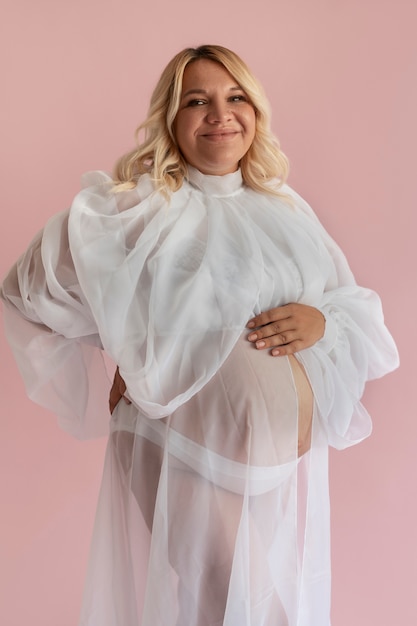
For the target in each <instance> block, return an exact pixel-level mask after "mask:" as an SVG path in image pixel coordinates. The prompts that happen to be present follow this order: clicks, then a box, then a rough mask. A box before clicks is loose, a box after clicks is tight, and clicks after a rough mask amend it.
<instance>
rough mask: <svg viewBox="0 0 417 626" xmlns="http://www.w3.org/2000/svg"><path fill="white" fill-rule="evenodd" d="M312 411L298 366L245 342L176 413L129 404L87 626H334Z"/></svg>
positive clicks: (118, 428) (106, 489) (109, 460)
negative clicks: (152, 412) (314, 483)
mask: <svg viewBox="0 0 417 626" xmlns="http://www.w3.org/2000/svg"><path fill="white" fill-rule="evenodd" d="M313 412H314V411H313V394H312V391H311V388H310V385H309V383H308V380H307V378H306V376H305V373H304V370H303V369H302V366H301V365H300V364H299V363H298V361H296V359H295V358H294V357H290V358H285V357H284V358H273V357H271V356H270V355H269V354H268V353H266V352H259V351H257V350H255V349H254V348H253V346H251V345H250V344H249V343H248V342H247V341H246V339H245V338H244V337H242V339H241V340H240V341H239V342H238V343H237V345H236V347H235V348H234V350H233V352H232V353H231V354H230V356H229V358H228V359H227V361H226V362H225V364H224V365H223V367H222V368H221V369H220V370H219V371H218V372H217V374H216V375H215V376H214V377H213V378H212V379H211V380H210V382H209V383H208V384H207V385H206V386H205V387H204V388H203V390H202V391H201V392H200V393H198V394H197V395H196V396H194V397H193V398H192V399H191V400H190V401H188V402H187V403H186V404H185V405H183V406H182V407H180V408H179V409H178V410H177V411H175V412H174V413H173V414H172V415H171V416H169V417H167V418H164V419H160V420H150V419H149V418H146V417H144V416H142V415H140V414H139V413H138V410H137V408H136V407H135V406H134V405H133V404H132V405H126V404H125V403H124V402H123V401H122V402H120V403H119V405H118V407H117V409H116V411H115V412H114V414H113V420H112V433H111V437H110V440H109V446H108V452H107V457H106V465H105V472H104V477H103V485H102V490H101V496H100V503H99V508H98V512H97V520H96V527H95V533H94V538H93V546H92V554H91V560H90V568H89V573H88V577H87V585H86V592H85V599H84V607H83V611H82V618H81V624H82V626H87V625H88V626H217V625H224V626H295V625H296V624H297V625H301V624H302V625H307V624H310V625H312V626H313V625H314V626H322V625H323V626H326V625H328V624H329V621H328V608H329V607H328V583H329V576H328V574H329V572H328V563H327V551H326V549H324V550H323V552H322V554H321V557H320V560H321V564H320V566H319V573H318V572H317V567H316V565H314V567H313V570H314V572H312V571H309V570H311V569H312V568H311V567H310V568H309V566H308V563H306V558H307V561H308V560H309V559H310V558H311V554H310V550H309V546H308V541H309V540H308V536H309V532H308V512H307V511H308V508H309V500H310V498H311V497H314V494H312V493H310V494H309V490H310V492H311V485H310V483H311V480H310V478H309V476H310V473H311V466H312V455H314V445H315V439H316V440H317V441H319V439H320V437H318V436H317V433H318V432H319V429H318V428H317V427H316V425H315V424H316V422H317V420H316V419H314V420H312V416H313ZM319 448H320V446H319ZM320 498H321V496H319V499H320ZM320 506H321V505H320ZM323 524H324V527H326V522H325V521H324V522H323ZM326 528H327V527H326ZM314 542H316V543H317V542H319V543H320V537H316V538H315V540H314V541H313V543H314ZM316 549H317V548H316ZM306 565H307V567H306ZM319 588H321V589H322V591H321V592H320V598H318V597H317V592H318V591H319ZM310 595H312V597H313V598H315V599H316V600H315V603H318V605H319V607H318V608H316V609H313V607H311V602H310V600H309V599H308V598H309V596H310ZM317 600H318V602H317ZM318 620H320V621H318Z"/></svg>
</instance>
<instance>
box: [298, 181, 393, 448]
mask: <svg viewBox="0 0 417 626" xmlns="http://www.w3.org/2000/svg"><path fill="white" fill-rule="evenodd" d="M291 193H292V194H293V196H294V197H295V198H296V204H297V208H298V209H299V210H301V211H302V212H303V213H304V214H305V216H306V217H307V219H308V222H309V223H310V225H311V229H312V233H313V236H314V237H316V238H317V240H319V242H320V243H319V250H321V251H322V252H321V256H322V259H323V265H327V267H328V268H330V269H329V270H327V271H324V272H323V273H324V274H325V275H326V280H327V282H326V284H325V288H324V293H323V295H322V297H321V300H320V302H318V303H317V307H318V308H319V309H320V310H321V311H322V313H323V314H324V316H325V318H326V330H325V334H324V337H323V338H322V339H321V340H320V341H319V342H318V343H317V344H316V345H315V346H314V347H313V348H312V349H309V350H305V351H303V352H302V353H300V354H301V360H302V361H303V363H304V365H305V367H306V369H307V371H308V373H309V377H310V380H311V383H312V386H313V389H314V393H315V398H316V402H317V405H318V407H319V413H320V416H321V419H322V420H323V422H324V424H325V427H326V429H327V433H328V441H329V443H330V445H332V446H333V447H336V448H338V449H342V448H345V447H348V446H350V445H353V444H355V443H357V442H359V441H361V440H362V439H364V438H365V437H367V436H368V435H369V434H370V432H371V429H372V424H371V420H370V417H369V415H368V413H367V411H366V409H365V408H364V406H363V405H362V404H361V401H360V400H361V397H362V395H363V392H364V388H365V383H366V381H368V380H372V379H375V378H380V377H382V376H384V375H385V374H387V373H389V372H391V371H392V370H394V369H396V368H397V367H398V365H399V357H398V352H397V348H396V345H395V343H394V340H393V338H392V336H391V334H390V333H389V331H388V329H387V328H386V326H385V323H384V315H383V311H382V305H381V301H380V298H379V296H378V295H377V294H376V293H375V292H374V291H372V290H371V289H367V288H364V287H361V286H359V285H357V284H356V281H355V278H354V276H353V274H352V272H351V270H350V268H349V265H348V263H347V260H346V258H345V256H344V254H343V252H342V251H341V250H340V248H339V246H338V245H337V244H336V243H335V241H334V240H333V239H332V238H331V237H330V235H329V234H328V233H327V232H326V230H325V229H324V228H323V226H322V225H321V223H320V222H319V220H318V218H317V217H316V215H315V214H314V212H313V211H312V209H311V208H310V206H309V205H308V204H307V203H306V202H305V201H304V200H303V199H302V198H300V196H298V195H297V194H295V192H293V191H292V190H291Z"/></svg>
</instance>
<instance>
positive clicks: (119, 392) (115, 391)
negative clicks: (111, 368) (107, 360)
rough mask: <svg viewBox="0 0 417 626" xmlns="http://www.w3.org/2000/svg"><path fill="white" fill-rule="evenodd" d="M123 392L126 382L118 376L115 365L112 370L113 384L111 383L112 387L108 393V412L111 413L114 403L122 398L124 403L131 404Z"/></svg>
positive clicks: (117, 369)
mask: <svg viewBox="0 0 417 626" xmlns="http://www.w3.org/2000/svg"><path fill="white" fill-rule="evenodd" d="M125 392H126V383H125V381H124V380H123V378H122V377H121V376H120V372H119V368H118V367H117V368H116V371H115V372H114V379H113V385H112V388H111V389H110V395H109V409H110V413H113V411H114V409H115V408H116V405H117V404H118V403H119V402H120V400H121V399H122V398H123V400H124V401H125V402H126V404H131V402H130V400H129V398H126V396H125Z"/></svg>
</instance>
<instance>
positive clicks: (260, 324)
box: [247, 303, 326, 356]
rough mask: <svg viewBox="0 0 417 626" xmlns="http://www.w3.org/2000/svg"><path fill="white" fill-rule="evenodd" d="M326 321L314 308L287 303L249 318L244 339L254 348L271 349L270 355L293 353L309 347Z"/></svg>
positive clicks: (320, 336) (322, 329)
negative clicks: (248, 330) (249, 331)
mask: <svg viewBox="0 0 417 626" xmlns="http://www.w3.org/2000/svg"><path fill="white" fill-rule="evenodd" d="M325 325H326V320H325V317H324V315H323V314H322V313H321V312H320V311H319V310H318V309H316V308H315V307H312V306H308V305H307V304H298V303H291V304H286V305H284V306H279V307H276V308H274V309H270V310H269V311H264V312H263V313H260V314H259V315H257V316H256V317H254V318H252V319H251V320H250V321H249V322H248V324H247V327H248V328H254V329H255V330H254V332H252V333H250V335H249V336H248V340H249V341H251V342H252V343H254V344H255V346H256V348H257V349H258V350H266V349H267V348H272V352H271V354H272V356H284V355H288V354H294V352H299V351H300V350H304V349H305V348H310V347H311V346H313V345H314V344H315V343H316V342H317V341H319V339H321V338H322V337H323V335H324V329H325Z"/></svg>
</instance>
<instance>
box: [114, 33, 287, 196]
mask: <svg viewBox="0 0 417 626" xmlns="http://www.w3.org/2000/svg"><path fill="white" fill-rule="evenodd" d="M200 59H208V60H210V61H214V62H215V63H219V64H220V65H222V66H223V67H224V68H225V69H226V70H227V71H228V72H229V74H230V75H231V76H232V77H233V78H234V79H235V80H236V82H237V83H238V84H239V86H240V87H241V88H242V89H243V91H244V92H245V93H246V95H247V96H248V98H249V100H250V102H251V104H252V106H253V107H254V109H255V118H256V123H255V137H254V140H253V142H252V144H251V146H250V148H249V150H248V151H247V153H246V154H245V155H244V156H243V158H242V159H241V161H240V168H241V171H242V176H243V180H244V182H245V184H246V185H247V186H248V187H251V188H252V189H255V190H257V191H262V192H267V193H272V194H277V193H279V192H278V189H279V187H280V186H281V185H282V184H283V183H284V182H285V180H286V178H287V175H288V160H287V157H286V156H285V155H284V153H283V152H282V151H281V149H280V146H279V142H278V140H277V139H276V137H275V136H274V135H273V133H272V131H271V128H270V119H271V118H270V106H269V103H268V100H267V98H266V96H265V93H264V90H263V88H262V86H261V85H260V83H259V82H258V81H257V80H256V78H255V77H254V76H253V74H252V73H251V71H250V70H249V68H248V67H247V65H246V64H245V63H244V62H243V61H242V59H240V57H239V56H238V55H237V54H235V53H234V52H232V51H231V50H228V49H227V48H224V47H222V46H215V45H205V46H200V47H198V48H185V49H184V50H182V51H181V52H179V53H178V54H177V55H176V56H175V57H174V58H173V59H172V60H171V61H170V62H169V63H168V65H167V66H166V68H165V69H164V71H163V72H162V75H161V77H160V79H159V81H158V83H157V85H156V87H155V90H154V92H153V94H152V97H151V101H150V107H149V111H148V116H147V118H146V120H145V121H144V122H143V124H141V125H140V126H139V127H138V128H137V130H136V134H135V136H136V140H137V142H138V147H137V148H136V149H135V150H132V151H131V152H128V153H127V154H125V155H124V156H122V157H121V158H120V159H119V161H118V162H117V164H116V166H115V169H114V175H113V177H114V182H115V185H116V186H115V189H116V190H123V189H131V188H133V187H134V186H135V185H136V183H137V180H138V178H139V177H140V176H141V174H144V173H150V174H151V176H152V179H153V180H154V182H155V185H156V186H157V188H160V189H164V190H166V191H176V190H177V189H179V188H180V187H181V185H182V183H183V180H184V177H185V176H186V174H187V162H186V161H185V159H184V157H183V156H182V154H181V152H180V149H179V147H178V144H177V140H176V137H175V131H174V122H175V118H176V115H177V112H178V109H179V106H180V100H181V92H182V81H183V76H184V71H185V68H186V67H187V65H188V64H189V63H193V62H195V61H198V60H200ZM141 131H144V132H145V140H144V141H143V143H139V137H138V136H139V133H140V132H141ZM271 183H274V184H271Z"/></svg>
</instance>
